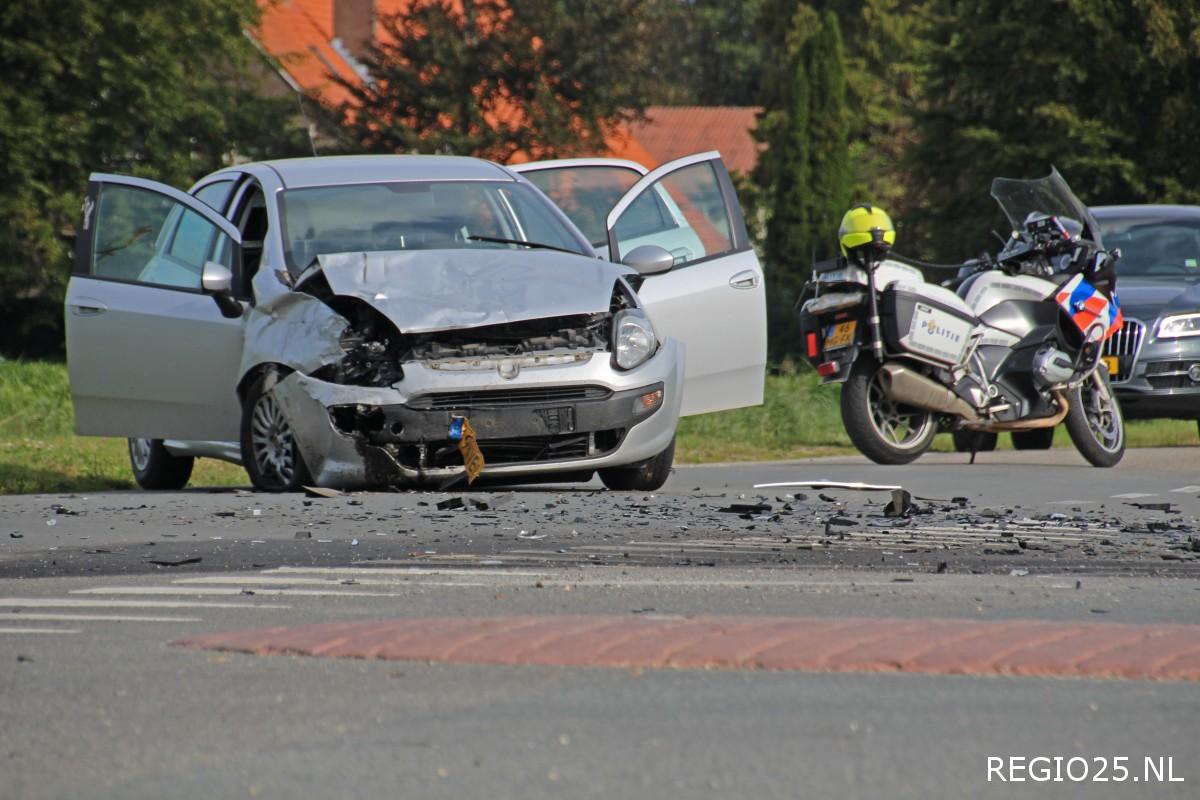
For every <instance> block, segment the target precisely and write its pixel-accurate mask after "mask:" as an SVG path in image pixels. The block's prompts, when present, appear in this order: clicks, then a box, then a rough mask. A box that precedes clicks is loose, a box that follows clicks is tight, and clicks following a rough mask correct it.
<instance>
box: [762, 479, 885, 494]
mask: <svg viewBox="0 0 1200 800" xmlns="http://www.w3.org/2000/svg"><path fill="white" fill-rule="evenodd" d="M786 486H803V487H805V488H808V489H853V490H855V491H860V492H888V491H895V490H896V489H903V488H904V487H903V486H892V485H890V484H889V485H885V484H878V483H844V482H842V481H784V482H783V483H756V484H754V488H755V489H782V488H784V487H786Z"/></svg>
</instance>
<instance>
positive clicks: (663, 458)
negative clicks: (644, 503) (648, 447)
mask: <svg viewBox="0 0 1200 800" xmlns="http://www.w3.org/2000/svg"><path fill="white" fill-rule="evenodd" d="M674 463H675V438H674V437H672V438H671V443H670V444H669V445H667V449H665V450H663V451H662V452H661V453H659V454H658V455H656V456H654V458H648V459H646V460H645V461H643V462H641V463H640V464H635V465H634V466H632V467H606V468H604V469H601V470H598V472H599V473H600V480H601V482H602V483H603V484H604V485H605V486H607V487H608V488H609V489H612V490H613V491H618V492H653V491H655V490H656V489H661V488H662V485H663V484H664V483H666V482H667V478H668V477H670V475H671V465H673V464H674Z"/></svg>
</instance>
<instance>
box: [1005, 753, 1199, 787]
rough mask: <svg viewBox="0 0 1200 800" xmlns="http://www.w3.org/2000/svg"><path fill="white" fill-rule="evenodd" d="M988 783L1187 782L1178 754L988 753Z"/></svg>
mask: <svg viewBox="0 0 1200 800" xmlns="http://www.w3.org/2000/svg"><path fill="white" fill-rule="evenodd" d="M987 779H988V783H995V782H999V783H1024V782H1026V781H1031V782H1034V783H1184V782H1185V778H1184V776H1182V775H1180V774H1179V773H1178V772H1177V771H1176V770H1175V758H1174V756H1140V757H1139V756H1091V757H1087V756H988V757H987Z"/></svg>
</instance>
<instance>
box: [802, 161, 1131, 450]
mask: <svg viewBox="0 0 1200 800" xmlns="http://www.w3.org/2000/svg"><path fill="white" fill-rule="evenodd" d="M991 194H992V197H994V198H995V199H996V201H997V202H998V203H999V204H1000V207H1001V209H1002V210H1003V211H1004V213H1005V215H1006V216H1007V217H1008V220H1009V222H1010V223H1011V224H1012V234H1011V236H1010V237H1009V238H1008V239H1007V241H1006V242H1005V244H1004V246H1003V248H1002V249H1001V250H1000V252H999V253H998V254H997V255H995V256H994V257H993V256H991V255H987V254H985V255H984V256H983V257H982V258H980V259H974V260H971V261H968V262H966V263H965V264H962V265H933V264H925V263H924V262H919V261H916V260H914V259H907V258H903V257H902V256H898V255H895V254H893V253H892V252H891V248H892V245H894V244H895V241H896V233H895V229H894V228H893V226H892V222H891V219H889V217H888V216H887V214H886V213H884V212H883V211H882V210H881V209H879V208H877V207H874V206H870V205H861V206H856V207H855V208H852V209H850V211H848V212H847V213H846V215H845V217H844V218H843V219H842V224H841V228H840V230H839V236H840V240H841V241H840V244H841V254H842V255H841V257H840V258H838V259H835V260H833V261H830V262H825V263H824V264H818V265H815V266H814V273H813V276H812V278H811V279H810V281H809V283H808V284H807V285H806V286H805V290H804V293H803V294H802V295H801V298H800V300H799V302H798V305H799V307H800V312H799V322H800V329H801V334H802V341H803V342H804V346H805V355H806V357H807V359H808V361H809V362H810V363H811V364H812V365H813V366H814V367H815V368H816V370H817V373H818V374H819V375H820V376H821V378H822V382H823V383H842V384H844V385H843V387H842V395H841V414H842V422H843V424H844V425H845V427H846V432H847V434H848V435H849V437H850V440H851V441H852V442H853V443H854V445H855V447H857V448H858V449H859V451H860V452H862V453H863V455H865V456H867V457H868V458H870V459H871V460H872V461H875V462H876V463H879V464H907V463H909V462H911V461H913V460H915V459H916V458H918V457H919V456H920V455H921V454H922V453H924V452H925V451H926V450H928V449H929V447H930V445H931V444H932V443H933V438H934V436H935V434H937V433H938V432H939V430H949V431H951V432H953V433H954V434H955V438H956V441H959V442H967V443H969V449H971V451H972V452H971V459H972V461H973V460H974V457H975V450H976V449H977V443H979V442H986V441H987V437H989V436H990V437H993V438H992V442H993V443H994V436H995V434H996V433H998V432H1000V431H1008V432H1011V433H1012V434H1013V436H1014V443H1015V444H1016V446H1017V447H1021V446H1022V442H1024V443H1025V444H1026V446H1041V444H1040V443H1041V442H1044V444H1045V446H1048V445H1049V442H1048V439H1047V438H1046V437H1047V435H1049V436H1053V429H1054V427H1055V426H1057V425H1058V424H1059V423H1064V424H1065V425H1066V428H1067V432H1068V433H1069V434H1070V437H1071V441H1072V442H1073V443H1074V444H1075V447H1076V448H1077V449H1078V450H1079V452H1080V453H1081V454H1082V455H1083V457H1084V458H1085V459H1087V460H1088V461H1089V462H1090V463H1091V464H1092V465H1094V466H1097V467H1111V466H1113V465H1114V464H1116V463H1117V462H1119V461H1120V460H1121V457H1122V455H1124V452H1125V425H1124V420H1123V418H1122V416H1121V409H1120V407H1119V406H1118V404H1117V400H1116V398H1115V397H1114V395H1113V391H1112V388H1111V387H1110V386H1109V379H1108V372H1107V369H1106V366H1105V364H1104V362H1103V361H1102V358H1101V348H1102V346H1103V343H1104V340H1105V339H1107V338H1108V337H1109V336H1111V335H1112V334H1114V333H1116V332H1117V331H1118V330H1120V328H1121V326H1122V324H1123V320H1122V317H1121V312H1120V307H1119V305H1118V302H1117V297H1116V293H1115V286H1116V274H1115V265H1116V260H1117V259H1118V258H1119V257H1120V252H1119V251H1113V252H1108V251H1106V250H1104V246H1103V242H1102V241H1101V238H1100V229H1099V227H1098V226H1097V224H1096V221H1095V220H1094V219H1093V218H1092V215H1091V213H1090V212H1089V211H1088V210H1087V208H1086V207H1085V206H1084V205H1083V204H1082V203H1080V202H1079V200H1078V199H1077V198H1076V197H1075V195H1074V194H1073V193H1072V192H1071V189H1070V187H1069V186H1067V183H1066V181H1064V180H1063V178H1062V176H1060V175H1059V174H1058V172H1057V171H1056V170H1055V171H1052V172H1051V173H1050V175H1048V176H1047V177H1045V178H1042V179H1039V180H1011V179H1007V178H997V179H995V180H994V181H993V183H992V191H991ZM916 265H921V266H924V267H926V268H931V267H952V268H955V269H958V270H959V272H958V276H957V277H956V278H953V279H951V280H950V281H948V282H947V285H945V286H943V285H938V284H935V283H931V282H928V281H926V280H925V278H924V275H923V273H922V272H921V270H920V269H918V268H917V266H916ZM960 437H961V438H960ZM978 449H986V448H985V447H983V446H978Z"/></svg>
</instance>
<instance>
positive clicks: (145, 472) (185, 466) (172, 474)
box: [129, 439, 196, 491]
mask: <svg viewBox="0 0 1200 800" xmlns="http://www.w3.org/2000/svg"><path fill="white" fill-rule="evenodd" d="M195 463H196V459H194V458H192V457H191V456H175V455H171V453H170V452H168V450H167V448H166V447H164V446H163V443H162V439H130V440H129V466H130V467H132V468H133V479H134V480H135V481H137V485H138V486H140V487H142V488H143V489H149V490H151V491H153V490H156V489H182V488H183V487H184V486H187V482H188V479H189V478H191V477H192V466H193V465H194V464H195Z"/></svg>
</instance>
